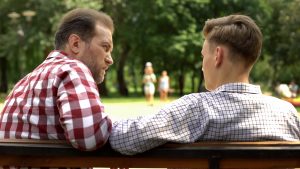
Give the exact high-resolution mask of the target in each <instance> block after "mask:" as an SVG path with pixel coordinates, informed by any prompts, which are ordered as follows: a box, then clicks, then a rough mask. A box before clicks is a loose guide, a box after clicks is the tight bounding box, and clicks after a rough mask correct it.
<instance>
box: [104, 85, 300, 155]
mask: <svg viewBox="0 0 300 169" xmlns="http://www.w3.org/2000/svg"><path fill="white" fill-rule="evenodd" d="M299 139H300V121H299V118H298V116H297V111H296V109H295V108H294V107H293V106H292V105H291V104H290V103H288V102H285V101H283V100H280V99H277V98H275V97H271V96H265V95H262V94H261V90H260V87H259V86H254V85H251V84H243V83H232V84H226V85H223V86H220V87H219V88H218V89H216V90H214V91H212V92H203V93H194V94H189V95H186V96H183V97H182V98H180V99H178V100H176V101H174V102H172V103H170V104H168V105H167V106H165V107H164V108H162V109H161V110H160V111H159V112H158V113H157V114H154V115H150V116H144V117H139V118H136V119H128V120H123V121H119V122H115V123H114V124H113V130H112V134H111V136H110V140H109V141H110V144H111V146H112V148H113V149H115V150H117V151H119V152H121V153H123V154H128V155H132V154H136V153H140V152H144V151H146V150H149V149H151V148H154V147H156V146H159V145H162V144H164V143H166V142H176V143H192V142H195V141H261V140H289V141H295V140H299Z"/></svg>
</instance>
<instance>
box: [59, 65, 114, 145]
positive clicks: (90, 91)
mask: <svg viewBox="0 0 300 169" xmlns="http://www.w3.org/2000/svg"><path fill="white" fill-rule="evenodd" d="M60 72H61V73H59V74H58V76H57V78H58V79H59V80H57V81H59V85H58V89H57V97H58V98H57V105H58V109H59V113H60V123H61V126H62V128H63V129H64V131H65V137H66V140H67V141H69V142H70V143H71V144H72V146H73V147H75V148H77V149H80V150H84V151H89V150H95V149H97V148H99V147H101V146H102V145H103V144H105V143H106V141H107V140H108V137H109V134H110V132H111V127H112V122H111V120H110V119H109V118H108V117H107V116H106V115H104V114H103V113H104V106H103V105H102V103H101V101H100V97H99V93H98V88H97V86H96V83H95V82H94V79H93V78H92V76H91V73H90V71H89V70H88V68H87V67H85V65H83V64H78V63H74V64H66V65H63V66H62V67H61V71H60Z"/></svg>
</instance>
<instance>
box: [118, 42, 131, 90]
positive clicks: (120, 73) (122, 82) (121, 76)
mask: <svg viewBox="0 0 300 169" xmlns="http://www.w3.org/2000/svg"><path fill="white" fill-rule="evenodd" d="M129 51H130V48H129V46H128V45H127V44H124V43H123V50H122V52H121V54H120V61H119V64H118V68H117V80H118V90H119V93H120V95H122V96H128V88H127V85H126V82H125V79H124V67H125V62H126V60H127V57H128V53H129Z"/></svg>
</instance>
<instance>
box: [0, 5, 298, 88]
mask: <svg viewBox="0 0 300 169" xmlns="http://www.w3.org/2000/svg"><path fill="white" fill-rule="evenodd" d="M76 7H84V8H93V9H97V10H102V11H105V12H107V13H108V14H109V15H111V16H112V18H113V20H114V22H115V27H116V31H115V33H114V51H113V58H114V61H115V64H114V65H113V66H112V69H111V70H110V73H109V74H108V76H107V86H108V87H109V88H112V86H113V88H115V87H116V86H118V85H116V84H118V83H120V82H119V79H118V75H117V73H118V72H121V74H122V76H123V77H124V79H125V84H126V85H128V87H129V88H130V89H134V90H135V91H140V90H137V88H140V87H141V77H142V74H143V68H144V64H145V62H147V61H151V62H152V63H153V65H154V70H155V73H156V75H157V76H158V75H159V74H160V72H161V71H162V70H168V72H169V74H170V76H171V78H172V83H173V84H172V85H173V87H175V86H178V83H179V79H180V78H183V79H189V80H187V81H186V83H188V85H186V86H188V88H193V89H192V90H191V91H194V89H196V88H197V87H195V86H197V85H199V84H198V83H199V82H200V81H201V80H202V79H201V77H200V76H199V75H198V74H199V72H200V70H201V64H202V59H201V46H202V42H203V38H202V27H203V25H204V23H205V21H206V20H207V19H208V18H214V17H220V16H224V15H228V14H234V13H241V14H247V15H249V16H251V17H252V18H254V19H255V20H256V22H257V23H258V25H259V26H260V27H261V29H262V32H263V34H264V48H263V50H262V56H261V59H260V60H259V61H258V63H257V64H256V65H255V67H254V68H253V72H252V73H251V79H252V80H253V81H254V82H260V83H261V82H262V83H263V84H266V85H271V84H275V83H276V82H289V81H290V80H291V79H295V80H296V81H297V82H298V83H299V82H300V76H299V74H300V68H299V66H297V65H298V64H300V63H299V62H300V61H299V59H298V58H299V52H298V48H299V47H298V46H299V43H300V19H299V17H298V16H299V14H300V10H299V9H300V0H285V1H282V0H264V1H261V0H251V1H250V0H249V1H245V0H138V1H134V0H109V1H105V0H63V1H59V0H54V1H46V0H1V3H0V17H1V24H0V57H2V58H4V57H5V58H6V59H7V61H8V65H7V66H8V70H7V71H8V72H7V74H8V78H9V79H8V80H9V82H10V83H15V82H16V81H17V80H19V79H20V78H21V77H22V76H23V75H25V74H26V73H28V72H30V71H31V70H32V69H34V68H35V67H36V66H37V65H38V64H40V63H41V62H42V61H43V60H44V58H45V57H46V55H47V53H48V52H49V51H50V50H52V49H53V37H54V33H55V30H56V27H57V24H58V21H59V19H60V18H61V17H62V15H63V14H64V13H65V12H66V11H68V10H70V9H73V8H76ZM24 10H33V11H35V12H36V15H35V16H33V17H32V20H31V21H27V20H26V19H25V17H24V16H22V15H21V16H20V17H19V18H18V20H17V21H15V22H13V21H12V20H11V19H10V18H9V17H8V14H9V13H11V12H17V13H19V14H21V13H22V12H23V11H24ZM182 76H184V77H182Z"/></svg>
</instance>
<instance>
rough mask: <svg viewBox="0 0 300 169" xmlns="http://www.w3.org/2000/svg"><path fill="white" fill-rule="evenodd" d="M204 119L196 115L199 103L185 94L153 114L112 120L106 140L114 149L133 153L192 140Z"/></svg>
mask: <svg viewBox="0 0 300 169" xmlns="http://www.w3.org/2000/svg"><path fill="white" fill-rule="evenodd" d="M207 123H208V117H207V116H205V115H200V113H199V106H197V104H195V102H194V101H193V100H191V98H190V97H189V96H185V97H182V98H180V99H178V100H176V101H174V102H172V103H170V104H169V105H167V106H165V107H163V108H162V109H161V110H160V111H159V112H157V113H156V114H154V115H150V116H144V117H138V118H136V119H127V120H122V121H119V122H115V123H114V124H113V129H112V133H111V136H110V138H109V142H110V144H111V146H112V148H113V149H114V150H116V151H119V152H120V153H122V154H126V155H133V154H137V153H141V152H144V151H146V150H149V149H152V148H154V147H157V146H159V145H162V144H165V143H167V142H177V143H191V142H195V141H196V140H197V139H198V136H199V135H201V134H202V133H203V132H204V130H205V128H206V125H207Z"/></svg>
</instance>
